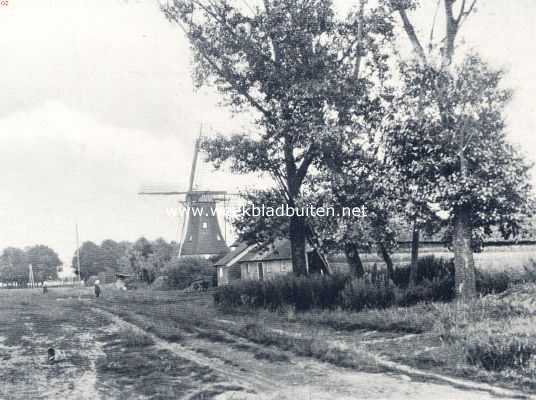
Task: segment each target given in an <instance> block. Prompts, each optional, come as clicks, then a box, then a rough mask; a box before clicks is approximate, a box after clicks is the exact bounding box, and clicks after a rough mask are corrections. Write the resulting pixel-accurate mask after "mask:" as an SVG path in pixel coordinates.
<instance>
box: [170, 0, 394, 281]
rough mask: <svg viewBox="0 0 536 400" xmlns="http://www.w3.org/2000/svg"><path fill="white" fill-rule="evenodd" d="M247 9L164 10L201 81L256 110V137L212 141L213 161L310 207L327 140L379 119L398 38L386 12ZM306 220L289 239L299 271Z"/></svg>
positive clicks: (323, 7) (291, 4)
mask: <svg viewBox="0 0 536 400" xmlns="http://www.w3.org/2000/svg"><path fill="white" fill-rule="evenodd" d="M250 11H251V12H246V11H245V10H244V9H243V7H240V6H239V5H238V3H236V2H234V1H218V2H213V1H191V0H175V1H173V2H172V3H171V4H170V5H168V6H167V7H165V8H164V12H165V13H166V15H167V16H168V18H169V19H170V20H172V21H175V22H177V23H178V24H179V25H180V26H181V27H182V28H183V30H184V31H185V33H186V35H187V36H188V38H189V40H190V43H191V44H192V48H193V50H194V61H195V79H196V82H197V84H198V85H214V86H215V87H216V88H217V89H218V90H219V91H220V93H221V94H222V95H223V96H224V98H225V99H226V100H227V102H228V104H229V105H230V106H231V107H232V108H233V109H234V110H235V111H241V110H243V109H246V108H247V109H249V110H253V111H254V112H255V115H256V120H255V122H256V127H257V130H256V131H255V132H252V134H250V135H234V136H232V137H230V138H227V137H223V136H219V137H216V138H214V139H209V140H206V141H205V143H204V145H203V147H204V149H205V150H206V151H207V152H208V155H209V156H208V159H209V161H212V162H214V163H215V165H216V166H221V165H222V164H223V163H225V162H229V163H230V167H231V169H232V170H233V171H235V172H240V173H259V174H266V175H269V176H271V177H273V178H274V181H275V183H276V186H277V187H278V190H279V191H280V192H281V197H282V199H283V201H284V203H282V204H285V203H287V204H289V205H291V206H295V205H298V204H300V202H302V201H303V194H304V193H303V185H304V183H305V181H306V178H307V177H308V176H309V175H312V174H314V170H315V169H316V168H319V167H320V166H321V165H322V163H323V162H324V158H323V157H322V154H323V151H324V148H323V146H324V144H325V143H326V142H328V139H329V138H332V137H336V136H340V135H342V134H343V133H345V132H346V134H345V135H347V134H348V133H352V135H353V136H359V135H360V134H362V133H363V132H364V130H363V129H359V128H360V123H361V121H362V120H364V119H365V120H366V119H378V118H379V117H380V112H379V111H380V110H379V109H380V107H379V102H380V100H379V97H378V94H377V93H376V92H375V91H374V90H372V89H373V86H374V85H373V81H374V82H383V81H384V80H385V73H386V70H387V62H386V59H387V53H386V52H385V51H384V50H385V48H384V46H383V44H384V43H385V41H386V40H388V39H389V38H390V37H391V36H392V23H391V20H390V18H389V16H388V15H387V14H386V13H385V10H384V8H382V7H377V8H374V9H370V10H368V12H367V13H366V15H365V13H357V14H356V13H354V14H351V15H349V16H347V17H346V18H338V17H337V16H336V14H335V12H334V9H333V4H332V2H331V1H330V0H314V1H304V0H299V1H295V0H292V1H290V0H284V1H280V0H277V1H275V0H267V1H265V2H264V3H263V7H262V8H261V7H257V8H255V9H251V10H250ZM305 224H306V222H304V220H303V218H302V217H291V218H290V219H289V222H288V225H289V229H288V235H289V238H290V241H291V245H292V255H293V264H294V268H295V272H297V273H298V274H302V273H304V272H305V258H304V257H305V255H304V251H303V250H304V247H305V237H306V235H308V234H309V235H310V232H309V233H306V232H307V230H308V229H306V228H305V227H304V225H305Z"/></svg>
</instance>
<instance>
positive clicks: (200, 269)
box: [164, 257, 216, 289]
mask: <svg viewBox="0 0 536 400" xmlns="http://www.w3.org/2000/svg"><path fill="white" fill-rule="evenodd" d="M164 274H165V275H167V283H168V285H169V286H170V287H173V288H177V289H186V288H187V287H188V286H190V284H191V283H192V282H193V281H194V280H197V279H203V280H205V281H207V282H211V283H213V282H214V279H215V277H216V269H215V268H214V267H212V264H211V263H210V261H208V260H206V259H204V258H202V257H182V258H179V259H176V260H173V261H171V262H170V263H169V264H168V265H167V266H166V268H165V270H164Z"/></svg>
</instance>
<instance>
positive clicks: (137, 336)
mask: <svg viewBox="0 0 536 400" xmlns="http://www.w3.org/2000/svg"><path fill="white" fill-rule="evenodd" d="M119 337H120V338H121V343H122V344H123V345H125V346H126V347H148V346H152V345H153V344H154V340H153V338H151V337H150V336H149V335H147V334H145V333H142V332H137V331H135V330H134V329H132V328H125V329H122V330H121V331H120V332H119Z"/></svg>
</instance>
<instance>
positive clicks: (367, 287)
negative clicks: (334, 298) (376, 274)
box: [340, 279, 396, 311]
mask: <svg viewBox="0 0 536 400" xmlns="http://www.w3.org/2000/svg"><path fill="white" fill-rule="evenodd" d="M340 297H341V303H342V304H341V305H342V307H343V308H344V309H346V310H352V311H361V310H363V309H366V308H387V307H390V306H392V305H394V304H395V302H396V296H395V291H394V289H393V288H392V287H390V286H389V285H385V284H380V283H378V284H374V283H372V282H369V281H367V280H365V279H353V280H352V281H350V282H348V283H347V284H346V286H345V287H344V289H343V290H342V292H341V296H340Z"/></svg>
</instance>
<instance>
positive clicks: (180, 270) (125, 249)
mask: <svg viewBox="0 0 536 400" xmlns="http://www.w3.org/2000/svg"><path fill="white" fill-rule="evenodd" d="M178 254H179V244H178V243H177V242H175V241H171V242H167V241H166V240H164V239H162V238H158V239H156V240H154V241H150V240H148V239H146V238H144V237H141V238H139V239H138V240H136V241H135V242H127V241H122V242H116V241H114V240H110V239H107V240H104V241H103V242H102V243H101V244H100V245H98V244H95V243H94V242H91V241H87V242H84V243H83V244H82V245H81V246H80V254H79V256H80V272H79V271H78V260H77V253H76V251H75V253H74V254H73V258H72V262H71V265H72V268H73V270H74V271H75V273H76V274H77V275H78V274H80V278H81V279H82V280H84V281H87V280H88V279H90V278H91V277H95V276H98V275H99V274H101V273H121V274H125V275H130V276H131V277H133V278H135V279H136V280H138V281H141V282H145V283H147V284H151V283H153V282H154V281H155V280H156V279H157V278H158V277H159V276H166V277H168V278H169V281H170V284H171V285H172V286H173V287H179V288H181V287H183V286H184V287H185V286H188V284H189V283H190V282H191V280H192V279H195V278H196V277H199V278H201V277H203V278H209V277H210V276H211V275H212V273H213V268H212V267H211V262H210V260H205V259H203V258H200V257H189V258H184V259H181V260H179V258H178Z"/></svg>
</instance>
